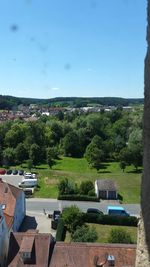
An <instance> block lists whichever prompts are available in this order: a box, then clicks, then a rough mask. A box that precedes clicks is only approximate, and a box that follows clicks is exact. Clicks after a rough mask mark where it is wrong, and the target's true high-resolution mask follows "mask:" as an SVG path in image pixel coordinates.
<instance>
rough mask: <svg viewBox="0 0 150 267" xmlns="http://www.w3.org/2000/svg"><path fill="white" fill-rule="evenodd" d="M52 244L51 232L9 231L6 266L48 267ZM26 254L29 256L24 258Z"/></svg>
mask: <svg viewBox="0 0 150 267" xmlns="http://www.w3.org/2000/svg"><path fill="white" fill-rule="evenodd" d="M53 246H54V238H53V237H52V235H51V234H45V233H44V234H43V233H42V234H41V233H38V231H37V230H32V231H31V230H30V231H27V232H25V233H23V232H22V233H21V232H20V233H18V232H17V233H11V236H10V243H9V252H8V263H7V264H8V267H16V266H19V267H28V266H30V267H31V266H34V267H48V265H49V261H50V257H51V253H52V251H53ZM26 254H27V255H29V257H27V258H24V255H26ZM18 264H19V265H18Z"/></svg>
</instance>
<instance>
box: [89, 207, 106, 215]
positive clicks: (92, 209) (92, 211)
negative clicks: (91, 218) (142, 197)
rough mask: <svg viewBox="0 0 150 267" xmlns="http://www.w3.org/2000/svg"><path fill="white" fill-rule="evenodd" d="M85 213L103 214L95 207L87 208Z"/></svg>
mask: <svg viewBox="0 0 150 267" xmlns="http://www.w3.org/2000/svg"><path fill="white" fill-rule="evenodd" d="M87 213H92V214H93V213H94V214H99V215H103V214H104V213H103V212H102V211H101V210H99V209H95V208H89V209H87Z"/></svg>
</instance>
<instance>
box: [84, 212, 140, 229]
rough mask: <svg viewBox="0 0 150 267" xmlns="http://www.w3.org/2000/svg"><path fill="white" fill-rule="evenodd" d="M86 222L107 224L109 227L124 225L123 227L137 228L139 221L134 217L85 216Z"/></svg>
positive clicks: (87, 214) (88, 214)
mask: <svg viewBox="0 0 150 267" xmlns="http://www.w3.org/2000/svg"><path fill="white" fill-rule="evenodd" d="M84 221H85V222H87V223H97V224H107V225H123V226H137V223H138V219H137V218H136V217H134V216H129V217H123V216H122V217H121V216H111V215H99V214H90V213H85V214H84Z"/></svg>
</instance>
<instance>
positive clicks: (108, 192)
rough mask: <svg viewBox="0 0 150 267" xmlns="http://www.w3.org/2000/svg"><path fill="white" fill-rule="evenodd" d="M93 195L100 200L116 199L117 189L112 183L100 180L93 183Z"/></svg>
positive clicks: (108, 180) (107, 180)
mask: <svg viewBox="0 0 150 267" xmlns="http://www.w3.org/2000/svg"><path fill="white" fill-rule="evenodd" d="M95 194H96V195H97V197H98V198H102V199H117V197H118V195H117V188H116V185H115V183H114V181H112V180H110V179H101V180H96V181H95Z"/></svg>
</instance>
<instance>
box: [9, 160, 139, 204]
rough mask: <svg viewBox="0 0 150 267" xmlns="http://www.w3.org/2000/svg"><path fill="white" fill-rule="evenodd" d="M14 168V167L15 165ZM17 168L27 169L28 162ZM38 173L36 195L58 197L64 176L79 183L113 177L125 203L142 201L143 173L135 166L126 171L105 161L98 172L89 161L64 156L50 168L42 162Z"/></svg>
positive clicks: (116, 164) (117, 164)
mask: <svg viewBox="0 0 150 267" xmlns="http://www.w3.org/2000/svg"><path fill="white" fill-rule="evenodd" d="M13 168H14V167H13ZM15 168H16V169H19V168H20V169H22V168H23V169H25V168H26V164H23V166H22V167H19V166H16V167H15ZM33 171H35V172H37V173H38V177H39V186H40V188H39V190H38V191H36V192H35V196H36V197H46V198H57V195H58V190H57V184H58V182H59V181H60V180H61V179H63V178H65V177H66V178H68V179H69V180H70V181H73V182H75V183H77V184H78V185H79V184H80V183H81V181H85V180H91V181H93V182H94V181H95V180H96V179H105V178H108V179H112V180H114V181H115V183H116V185H117V189H118V193H119V194H120V195H121V196H122V198H123V200H122V202H123V203H139V202H140V181H141V173H136V172H135V169H134V167H133V166H129V167H127V168H126V169H125V172H122V170H121V169H120V167H119V163H118V162H111V163H105V164H104V165H103V168H102V169H100V171H99V172H97V171H96V170H95V169H91V168H90V167H89V165H88V163H87V161H86V160H85V159H84V158H82V159H76V158H67V157H64V158H62V159H60V160H57V161H56V164H55V165H54V166H53V167H52V169H50V168H49V167H48V165H47V164H42V165H40V166H38V167H37V168H36V169H32V172H33Z"/></svg>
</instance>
